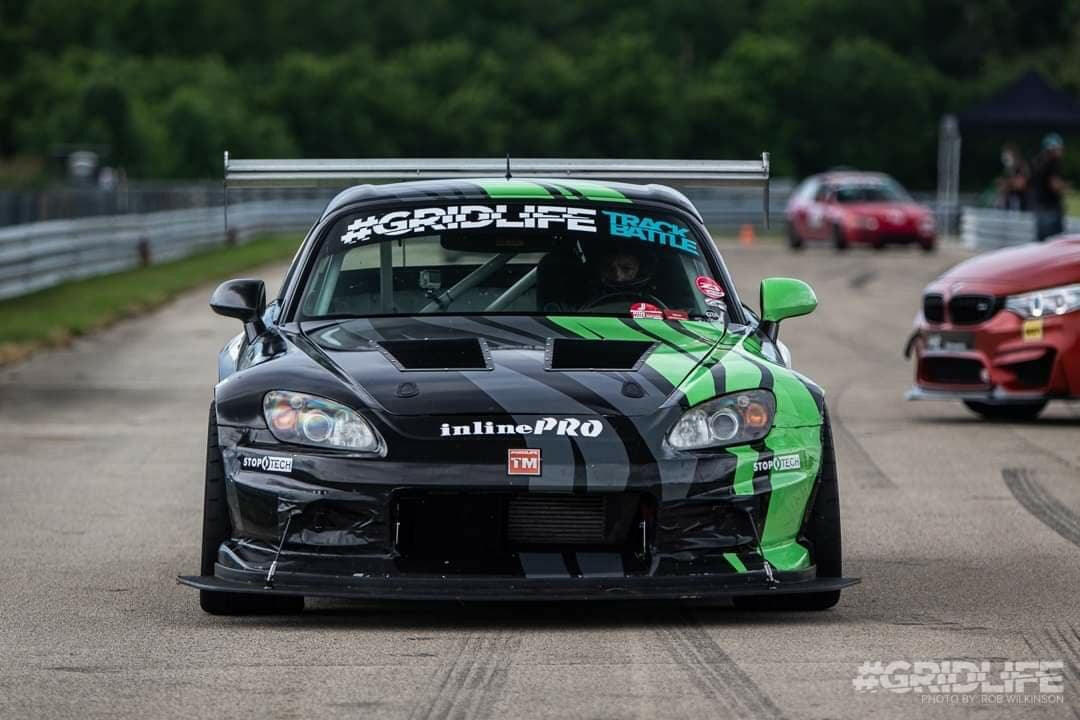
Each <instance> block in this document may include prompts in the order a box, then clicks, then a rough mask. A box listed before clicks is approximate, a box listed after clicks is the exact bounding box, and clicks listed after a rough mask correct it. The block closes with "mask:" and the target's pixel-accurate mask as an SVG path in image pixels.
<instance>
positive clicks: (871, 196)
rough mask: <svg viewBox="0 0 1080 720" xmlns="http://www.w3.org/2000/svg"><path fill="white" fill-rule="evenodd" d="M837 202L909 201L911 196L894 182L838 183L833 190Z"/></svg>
mask: <svg viewBox="0 0 1080 720" xmlns="http://www.w3.org/2000/svg"><path fill="white" fill-rule="evenodd" d="M834 192H835V195H836V202H838V203H895V202H910V201H911V197H910V196H909V195H908V194H907V192H906V191H905V190H904V189H903V188H902V187H900V186H899V185H897V184H896V183H883V182H882V183H863V184H858V185H839V186H837V187H836V188H835V190H834Z"/></svg>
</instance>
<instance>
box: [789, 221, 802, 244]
mask: <svg viewBox="0 0 1080 720" xmlns="http://www.w3.org/2000/svg"><path fill="white" fill-rule="evenodd" d="M787 242H788V247H789V248H791V249H792V250H802V249H803V248H804V247H805V246H806V242H805V241H804V240H803V239H802V235H800V234H799V231H798V230H796V229H795V225H793V224H792V223H788V226H787Z"/></svg>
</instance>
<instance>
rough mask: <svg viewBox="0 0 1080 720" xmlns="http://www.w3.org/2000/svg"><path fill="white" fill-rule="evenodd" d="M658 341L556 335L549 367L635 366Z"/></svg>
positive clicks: (549, 346)
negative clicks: (571, 337)
mask: <svg viewBox="0 0 1080 720" xmlns="http://www.w3.org/2000/svg"><path fill="white" fill-rule="evenodd" d="M655 345H656V343H654V342H650V341H648V340H576V339H570V338H556V339H554V340H551V341H550V343H549V345H548V352H547V355H548V358H547V367H548V369H549V370H636V369H637V368H639V367H640V366H641V363H643V362H644V361H645V358H646V356H648V354H649V352H651V351H652V349H653V347H654V346H655Z"/></svg>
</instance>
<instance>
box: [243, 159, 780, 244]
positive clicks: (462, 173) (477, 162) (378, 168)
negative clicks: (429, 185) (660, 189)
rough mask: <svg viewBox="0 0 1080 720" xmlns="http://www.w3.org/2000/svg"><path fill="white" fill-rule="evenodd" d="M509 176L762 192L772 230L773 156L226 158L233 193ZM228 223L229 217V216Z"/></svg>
mask: <svg viewBox="0 0 1080 720" xmlns="http://www.w3.org/2000/svg"><path fill="white" fill-rule="evenodd" d="M499 175H504V176H505V177H506V178H508V179H509V178H510V177H512V176H522V177H552V178H556V177H566V178H577V179H582V180H590V179H593V180H617V181H618V180H626V181H630V182H643V181H644V182H661V183H676V184H680V185H708V186H715V187H760V188H761V189H762V193H763V195H764V213H765V225H766V227H768V224H769V153H762V154H761V159H760V160H599V159H572V158H516V159H513V160H512V159H511V158H510V157H506V158H411V159H389V158H385V159H383V158H376V159H349V160H342V159H322V160H293V159H282V160H271V159H259V160H239V159H233V158H230V157H229V153H228V151H226V152H225V204H226V207H227V206H228V190H229V188H230V187H312V186H327V187H343V186H346V185H349V184H356V183H363V182H371V181H383V182H385V181H400V180H436V179H446V178H475V177H492V176H499ZM226 217H227V216H226Z"/></svg>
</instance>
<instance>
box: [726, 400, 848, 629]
mask: <svg viewBox="0 0 1080 720" xmlns="http://www.w3.org/2000/svg"><path fill="white" fill-rule="evenodd" d="M821 443H822V447H821V471H820V475H819V476H818V477H819V482H818V488H817V495H816V496H815V498H814V506H813V509H812V510H811V511H810V515H809V517H807V519H806V526H805V537H806V540H807V541H808V542H809V543H810V546H811V548H810V551H811V553H812V554H813V558H814V564H815V566H816V567H817V576H818V577H819V578H838V577H843V575H844V572H843V570H844V568H843V565H844V563H843V552H842V545H841V533H840V488H839V485H838V483H837V472H836V452H835V451H834V449H833V441H832V426H831V425H830V423H829V417H828V413H826V415H825V418H824V420H823V421H822V427H821ZM734 602H735V607H737V608H739V609H742V610H801V611H812V612H813V611H820V610H828V609H829V608H831V607H833V606H834V605H836V603H838V602H840V591H839V590H830V591H828V592H819V593H793V594H790V595H749V596H742V597H736V598H735V601H734Z"/></svg>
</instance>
